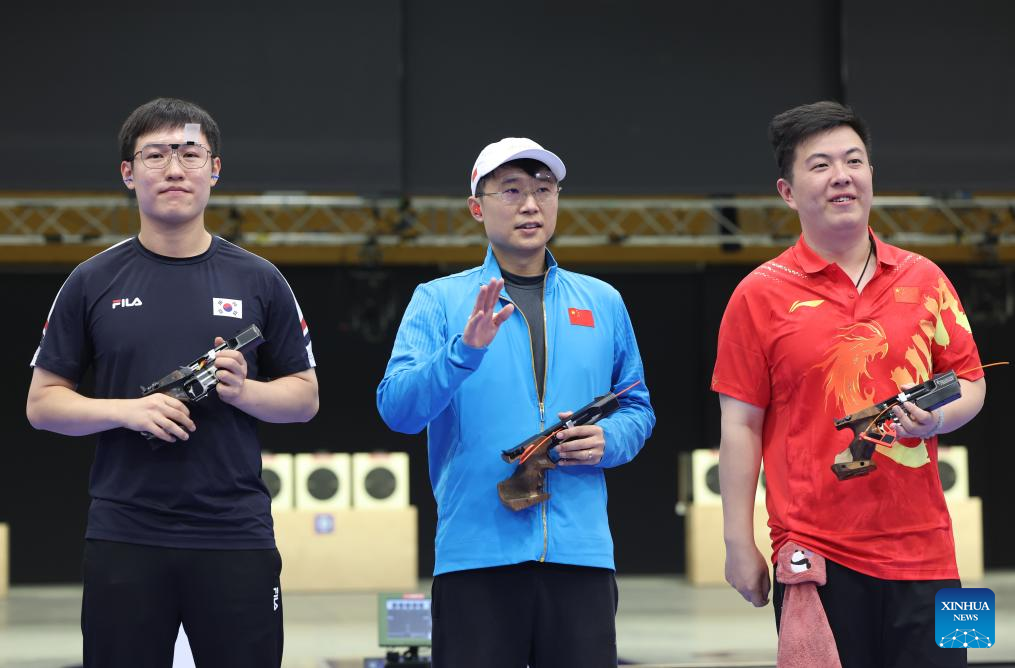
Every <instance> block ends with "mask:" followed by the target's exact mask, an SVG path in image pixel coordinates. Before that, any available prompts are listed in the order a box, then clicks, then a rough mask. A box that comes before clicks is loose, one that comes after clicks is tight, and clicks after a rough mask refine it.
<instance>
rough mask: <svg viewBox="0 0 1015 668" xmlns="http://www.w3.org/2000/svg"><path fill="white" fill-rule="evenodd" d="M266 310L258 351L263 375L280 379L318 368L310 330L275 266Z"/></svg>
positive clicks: (290, 289)
mask: <svg viewBox="0 0 1015 668" xmlns="http://www.w3.org/2000/svg"><path fill="white" fill-rule="evenodd" d="M267 280H268V285H267V286H266V288H265V291H266V293H267V294H268V298H269V301H268V308H267V309H266V316H265V319H264V323H263V326H264V330H263V331H262V334H263V335H264V343H263V344H261V345H260V346H259V347H258V349H257V357H258V366H259V370H260V373H261V375H262V376H264V377H266V378H281V377H282V376H290V375H292V374H294V373H299V372H300V371H306V370H307V369H312V368H314V367H315V366H317V364H316V362H315V360H314V350H313V346H312V345H311V341H310V327H309V326H308V325H307V321H306V318H304V317H303V311H302V310H301V309H300V305H299V302H297V301H296V295H295V294H293V291H292V288H290V287H289V283H288V281H286V280H285V277H284V276H282V273H281V272H280V271H279V270H278V269H277V268H276V267H274V266H272V267H271V272H270V273H269V274H268V279H267Z"/></svg>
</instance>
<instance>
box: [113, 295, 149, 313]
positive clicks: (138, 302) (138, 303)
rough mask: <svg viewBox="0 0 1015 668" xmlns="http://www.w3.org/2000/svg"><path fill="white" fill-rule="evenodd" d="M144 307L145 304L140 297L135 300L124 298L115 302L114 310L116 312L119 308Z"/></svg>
mask: <svg viewBox="0 0 1015 668" xmlns="http://www.w3.org/2000/svg"><path fill="white" fill-rule="evenodd" d="M142 305H143V304H142V303H141V298H140V297H134V299H128V298H127V297H122V298H120V299H114V300H113V310H116V307H117V306H119V307H120V308H129V307H131V306H142Z"/></svg>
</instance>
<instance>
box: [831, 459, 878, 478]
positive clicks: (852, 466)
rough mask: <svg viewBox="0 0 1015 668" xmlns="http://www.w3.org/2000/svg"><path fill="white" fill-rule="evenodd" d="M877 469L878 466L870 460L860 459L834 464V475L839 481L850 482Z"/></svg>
mask: <svg viewBox="0 0 1015 668" xmlns="http://www.w3.org/2000/svg"><path fill="white" fill-rule="evenodd" d="M877 467H878V465H877V464H875V463H874V462H872V461H871V460H869V459H859V460H855V461H852V462H843V463H839V464H832V473H834V474H835V477H836V478H838V479H839V480H849V479H850V478H858V477H860V476H864V475H867V474H868V473H870V472H871V471H873V470H874V469H876V468H877Z"/></svg>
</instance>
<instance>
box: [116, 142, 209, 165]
mask: <svg viewBox="0 0 1015 668" xmlns="http://www.w3.org/2000/svg"><path fill="white" fill-rule="evenodd" d="M174 153H175V154H176V159H177V160H178V161H179V163H180V165H182V166H183V167H185V168H186V169H201V168H202V167H204V166H205V165H207V164H208V158H209V156H211V151H210V150H208V148H207V147H206V146H202V145H201V144H193V143H191V142H187V143H185V144H145V145H144V146H142V147H141V150H140V151H138V152H137V153H135V154H134V158H135V159H136V158H137V157H138V156H141V162H142V163H144V166H145V167H147V168H148V169H165V168H166V167H168V166H169V161H170V160H172V159H173V154H174Z"/></svg>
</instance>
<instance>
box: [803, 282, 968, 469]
mask: <svg viewBox="0 0 1015 668" xmlns="http://www.w3.org/2000/svg"><path fill="white" fill-rule="evenodd" d="M923 306H924V308H925V309H927V318H926V319H921V320H920V321H919V322H918V323H917V328H916V331H915V332H914V333H913V334H912V335H911V336H910V346H909V347H908V348H907V349H906V353H905V355H904V356H903V357H904V359H905V364H903V365H900V366H897V367H895V368H894V369H892V370H891V372H890V377H891V379H892V381H893V382H894V383H895V385H896V387H897V388H899V389H900V390H901V388H902V386H903V385H906V384H911V383H922V382H924V381H926V380H927V379H929V378H930V377H931V375H932V373H933V368H934V365H933V356H932V352H931V347H932V346H933V345H937V346H939V347H941V348H947V347H948V344H949V343H950V342H951V338H950V336H949V334H948V330H947V329H946V328H945V326H944V322H943V317H944V314H945V313H951V314H952V316H953V317H954V319H955V324H957V325H958V326H960V327H962V328H963V329H964V330H966V331H967V332H970V333H972V332H971V329H970V326H969V319H968V318H967V317H966V314H965V313H963V312H962V310H961V309H960V306H959V301H958V299H957V298H956V297H955V295H954V294H952V291H951V290H950V289H949V287H948V285H947V284H946V283H945V280H944V278H943V277H942V278H939V279H938V284H937V285H936V286H935V287H933V288H931V290H930V291H929V294H925V295H924V297H923ZM888 348H889V344H888V338H887V336H886V334H885V330H884V327H882V325H881V324H880V323H878V322H877V321H875V320H862V321H860V322H857V323H855V324H853V325H849V326H848V327H843V328H841V329H840V330H839V333H838V334H836V336H835V339H834V340H833V341H832V344H831V346H830V347H829V349H828V352H827V353H826V354H825V358H824V359H823V360H822V361H821V363H820V364H819V365H817V366H819V367H821V369H822V370H823V371H824V372H825V402H826V404H827V403H828V402H829V401H832V402H833V403H834V405H835V408H836V411H835V412H836V413H837V414H839V415H847V414H849V413H855V412H856V411H858V410H861V409H863V408H866V407H868V406H870V405H871V404H873V403H875V402H877V401H879V400H882V399H885V398H886V397H875V391H874V390H873V389H864V385H865V383H864V379H873V376H872V375H871V372H870V370H869V366H870V365H871V364H872V363H873V362H874V361H875V360H877V359H884V358H885V357H886V356H887V354H888ZM877 450H878V452H880V453H881V454H882V455H884V456H885V457H887V458H889V459H891V460H893V461H895V462H897V463H899V464H902V465H903V466H909V467H912V468H918V467H920V466H924V465H925V464H928V463H929V462H930V456H929V455H928V453H927V444H926V442H924V441H922V440H921V441H920V442H919V443H918V444H917V445H915V446H905V445H903V444H901V443H899V442H896V443H895V444H894V445H893V446H892V447H889V448H886V447H884V446H880V445H879V446H878V448H877ZM844 452H845V451H844Z"/></svg>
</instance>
